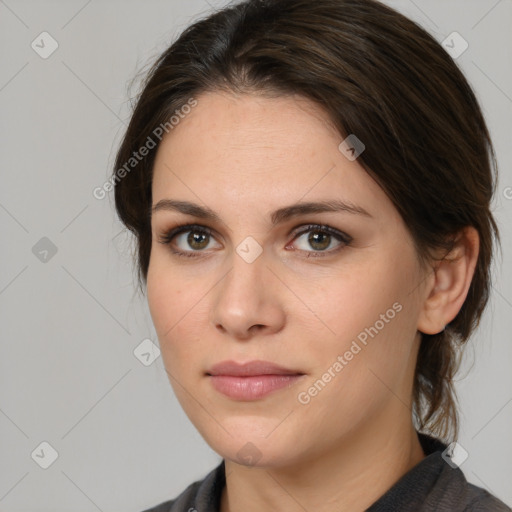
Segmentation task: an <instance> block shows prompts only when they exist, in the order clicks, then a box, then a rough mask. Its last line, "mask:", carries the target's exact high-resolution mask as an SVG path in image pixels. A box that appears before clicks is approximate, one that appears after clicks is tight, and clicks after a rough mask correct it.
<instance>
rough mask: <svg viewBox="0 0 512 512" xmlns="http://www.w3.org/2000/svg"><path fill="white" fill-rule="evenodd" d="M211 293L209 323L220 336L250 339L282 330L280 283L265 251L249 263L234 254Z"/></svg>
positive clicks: (281, 292)
mask: <svg viewBox="0 0 512 512" xmlns="http://www.w3.org/2000/svg"><path fill="white" fill-rule="evenodd" d="M214 292H215V293H214V295H213V306H212V309H211V322H212V323H213V325H214V326H215V328H216V329H218V330H219V331H221V332H222V333H223V334H225V335H228V336H230V337H232V338H234V339H237V340H249V339H251V338H252V337H253V336H254V335H255V334H260V335H266V334H273V333H276V332H279V331H280V330H281V329H282V328H283V327H284V324H285V320H286V317H285V308H284V307H283V301H282V298H284V297H283V290H282V284H281V283H280V281H279V280H278V279H276V277H275V275H274V273H273V271H272V270H271V269H270V268H269V267H268V262H267V258H266V257H265V252H263V253H262V254H261V255H260V256H259V257H258V258H257V259H256V260H255V261H252V262H251V263H248V262H247V261H245V260H244V259H243V258H242V257H240V256H239V254H238V253H236V252H235V251H234V252H233V256H232V258H231V269H230V270H229V271H228V272H227V274H226V275H225V277H224V278H223V279H222V280H221V282H220V283H219V285H218V286H216V287H215V289H214Z"/></svg>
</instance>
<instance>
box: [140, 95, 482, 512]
mask: <svg viewBox="0 0 512 512" xmlns="http://www.w3.org/2000/svg"><path fill="white" fill-rule="evenodd" d="M197 100H198V105H197V106H196V107H195V108H194V109H193V110H192V112H191V113H190V114H189V115H187V117H186V118H185V119H183V120H181V121H180V124H179V125H178V126H176V127H175V128H174V129H173V130H172V131H171V132H169V134H168V135H166V137H165V138H164V139H163V141H162V143H161V145H160V147H159V149H158V153H157V156H156V162H155V167H154V181H153V189H152V191H153V205H156V204H157V203H158V202H159V201H160V200H162V199H174V200H180V201H190V202H194V203H197V204H198V205H200V206H203V207H205V206H207V207H208V208H210V209H211V210H213V211H215V212H216V213H217V215H218V216H219V217H220V219H221V222H214V221H211V220H205V219H201V218H198V217H193V216H190V215H186V214H183V213H180V212H176V211H164V210H159V211H157V212H155V213H154V214H153V216H152V222H151V226H152V236H153V241H152V249H151V258H150V264H149V271H148V279H147V296H148V303H149V308H150V312H151V316H152V319H153V322H154V325H155V328H156V331H157V334H158V337H159V341H160V348H161V352H162V358H163V361H164V365H165V368H166V371H167V373H168V376H169V380H170V383H171V385H172V387H173V389H174V391H175V393H176V396H177V398H178V400H179V402H180V404H181V405H182V407H183V409H184V411H185V413H186V414H187V416H188V417H189V418H190V420H191V421H192V423H193V424H194V425H195V427H196V428H197V429H198V431H199V432H200V434H201V435H202V436H203V437H204V439H205V440H206V442H207V443H208V444H209V445H210V446H211V447H212V449H213V450H215V451H216V452H217V453H219V454H220V455H221V456H222V457H223V458H225V460H226V477H227V485H226V487H225V488H224V491H223V494H222V502H221V511H222V512H228V511H229V512H241V511H244V512H251V511H260V510H276V511H281V510H282V511H303V510H304V509H306V510H316V511H324V510H339V511H344V510H347V511H348V510H350V511H355V510H364V509H365V508H366V507H368V506H369V505H371V504H372V503H373V502H374V501H375V500H377V499H378V498H379V497H380V496H381V495H382V494H384V493H385V492H386V491H387V490H388V489H389V488H390V487H391V486H392V485H393V484H394V483H395V482H396V481H397V480H398V479H399V478H400V477H401V476H402V475H403V474H404V473H406V472H407V471H408V470H409V469H410V468H412V467H413V466H414V465H416V464H417V463H418V462H420V461H421V459H422V458H423V457H424V454H423V452H422V450H421V447H420V445H419V442H418V439H417V436H416V434H415V431H414V428H413V424H412V418H411V395H412V383H413V377H414V367H415V362H416V358H417V351H418V347H419V342H420V332H425V333H431V334H432V333H436V332H440V331H441V330H442V329H443V328H444V326H445V325H446V324H447V323H449V322H450V321H451V320H452V319H453V318H454V317H455V316H456V314H457V312H458V311H459V309H460V307H461V306H462V304H463V302H464V299H465V297H466V295H467V291H468V288H469V285H470V282H471V278H472V275H473V271H474V267H475V262H476V257H477V255H478V235H477V233H476V231H475V230H474V229H472V228H471V229H470V228H468V229H467V230H466V231H465V232H463V233H462V235H463V236H461V237H460V241H459V244H458V245H457V247H456V248H455V249H454V251H453V253H452V254H451V255H450V261H443V262H442V263H440V264H437V265H436V267H435V268H434V267H431V268H428V269H424V268H422V267H421V266H420V263H419V260H418V257H417V254H416V252H415V248H414V245H413V243H412V238H411V236H410V234H409V232H408V231H407V228H406V226H405V224H404V222H403V220H402V218H401V217H400V215H399V214H398V212H397V210H396V209H395V207H394V206H393V204H392V202H391V201H390V200H389V199H388V197H387V196H386V195H385V193H384V192H383V190H382V189H381V188H380V187H379V186H378V185H377V184H376V183H375V181H373V180H372V179H371V177H370V176H369V175H368V174H367V173H366V172H365V171H364V169H363V168H362V167H361V166H360V165H359V163H358V162H357V160H355V161H350V160H349V159H348V158H346V156H345V155H344V154H342V152H341V151H340V150H339V149H338V146H339V144H340V143H341V142H342V140H343V137H341V136H340V135H339V133H337V132H336V130H335V129H334V128H333V127H332V126H331V125H330V123H329V121H328V117H327V116H326V114H325V113H324V112H323V111H322V110H321V109H320V108H319V107H317V106H315V105H314V104H313V103H311V102H309V101H308V100H306V99H304V98H299V97H292V96H287V97H279V98H265V97H262V96H258V95H255V94H243V95H235V94H228V93H220V92H219V93H217V92H216V93H211V92H210V93H205V94H203V95H200V96H198V97H197ZM363 142H364V143H366V144H369V143H371V141H363ZM340 199H341V200H343V201H345V202H350V203H352V204H354V205H357V206H359V207H362V208H364V209H365V210H366V211H367V212H368V213H369V214H370V215H371V216H372V217H367V216H364V215H360V214H354V213H349V212H323V213H313V214H308V215H304V216H300V217H294V218H291V219H288V220H287V221H285V222H283V223H282V224H277V225H275V226H273V225H272V224H271V222H270V212H273V211H274V210H276V209H278V208H282V207H284V206H288V205H291V204H294V203H297V202H309V201H322V200H340ZM181 223H183V224H185V223H186V224H189V223H190V224H199V225H200V226H205V227H207V228H210V229H211V230H212V236H211V237H208V235H207V236H206V239H205V240H204V241H203V240H201V238H200V233H199V234H198V235H196V236H198V237H199V242H201V243H199V244H196V245H192V246H191V245H190V244H189V243H187V236H188V235H189V234H190V233H189V232H186V233H184V234H183V233H182V234H181V235H178V236H177V237H175V238H174V240H173V241H172V242H171V245H166V244H163V243H161V242H160V241H159V240H160V239H161V238H162V237H163V236H164V235H165V234H166V233H167V232H168V231H170V230H171V229H172V228H174V227H176V226H177V225H178V224H181ZM308 224H320V225H324V226H325V225H327V226H330V227H331V228H333V229H335V230H338V231H340V232H342V233H346V234H348V235H350V237H351V238H352V241H351V242H350V243H348V244H346V243H344V242H342V241H339V240H338V239H336V238H335V237H329V236H328V235H326V234H324V238H320V239H319V241H317V242H316V244H315V240H314V239H313V241H312V242H311V240H310V242H308V235H312V234H314V233H318V229H319V228H313V229H312V230H310V231H306V232H305V234H299V233H298V232H302V231H305V230H306V229H307V225H308ZM301 226H302V227H301ZM299 228H300V229H299ZM192 230H193V228H192ZM321 235H322V231H320V233H318V236H321ZM248 236H250V237H252V238H254V239H255V240H256V241H257V242H258V244H259V245H260V246H261V248H262V249H263V252H262V253H261V255H260V256H259V257H258V258H256V259H255V261H253V262H252V263H248V262H247V261H245V260H244V259H243V258H242V257H241V256H240V255H239V254H238V253H237V252H236V248H237V246H238V245H239V244H240V243H241V242H242V241H244V240H245V239H246V237H248ZM326 237H327V238H326ZM203 242H204V243H203ZM337 249H339V250H337ZM172 250H182V251H184V252H189V253H190V252H194V251H195V254H196V256H197V257H195V258H187V257H179V256H177V255H175V254H173V253H172V252H171V251H172ZM308 256H309V257H308ZM393 304H395V305H396V304H398V305H400V306H401V309H400V311H399V312H396V314H395V315H393V318H392V319H389V318H388V322H385V323H384V326H383V327H382V328H380V329H378V334H376V335H375V334H374V336H373V337H370V336H369V337H368V342H367V345H366V346H363V345H361V344H359V345H360V346H361V350H360V351H359V352H358V353H357V354H356V355H354V356H353V358H352V359H351V360H350V361H346V362H347V364H346V365H344V366H343V369H342V370H341V371H338V372H334V374H335V377H332V378H331V380H330V382H328V383H327V384H326V385H325V387H323V389H321V391H319V392H318V393H317V394H316V395H315V396H312V397H310V401H309V402H308V403H307V404H303V403H300V402H299V400H298V394H299V393H300V392H304V391H307V390H308V389H309V388H310V387H311V386H312V385H313V384H314V383H315V381H317V380H318V379H320V378H322V375H323V374H325V373H326V372H327V371H328V369H329V368H332V367H333V364H334V363H335V362H336V361H337V358H338V356H340V355H341V356H343V355H344V354H345V353H346V352H347V350H349V349H350V347H351V344H352V342H353V341H354V340H356V339H357V336H358V335H359V334H360V333H361V332H362V331H364V330H365V328H370V327H371V326H375V325H376V322H377V321H378V320H379V319H381V318H382V317H381V315H386V311H388V310H390V308H391V309H392V308H393ZM395 307H396V306H395ZM378 325H379V326H380V325H381V324H380V323H379V324H378ZM254 359H261V360H268V361H272V362H274V363H276V364H279V365H281V366H284V367H286V368H291V369H294V370H298V371H300V372H302V373H304V374H306V375H305V376H303V377H302V378H301V379H300V381H298V382H296V383H295V384H293V385H292V386H291V387H289V388H284V389H281V390H278V391H275V392H273V393H271V394H270V395H267V396H266V397H264V398H262V399H260V400H256V401H240V400H233V399H230V398H228V397H226V396H224V395H222V394H220V393H219V392H217V391H216V390H215V389H214V388H213V387H212V386H211V383H210V380H209V377H208V376H206V375H205V373H206V372H207V370H208V369H209V368H210V367H211V366H212V365H213V364H215V363H218V362H220V361H224V360H235V361H238V362H246V361H251V360H254ZM345 360H346V359H345ZM249 442H250V443H252V445H254V447H255V448H256V450H254V448H253V453H255V454H256V456H255V458H254V459H253V461H252V462H253V463H252V464H249V463H247V462H244V461H243V460H242V459H241V457H240V454H245V453H247V450H249V448H248V445H247V443H249Z"/></svg>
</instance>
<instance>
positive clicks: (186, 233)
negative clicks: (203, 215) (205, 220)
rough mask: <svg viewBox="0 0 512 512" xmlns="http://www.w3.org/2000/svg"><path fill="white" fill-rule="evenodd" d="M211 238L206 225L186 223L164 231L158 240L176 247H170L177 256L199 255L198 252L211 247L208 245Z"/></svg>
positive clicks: (211, 235)
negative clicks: (175, 248)
mask: <svg viewBox="0 0 512 512" xmlns="http://www.w3.org/2000/svg"><path fill="white" fill-rule="evenodd" d="M212 240H214V238H213V234H212V232H211V230H210V229H208V228H207V227H205V226H198V225H195V224H192V225H191V224H187V225H182V226H177V227H176V228H174V229H171V230H170V231H168V232H166V233H165V234H163V235H162V236H161V237H159V239H158V242H159V243H161V244H164V245H169V246H171V247H177V248H178V249H177V250H174V249H171V252H172V253H173V254H176V255H177V256H184V257H196V256H199V254H198V253H201V252H205V249H208V248H210V249H211V247H209V246H210V243H211V242H212ZM190 249H192V250H190Z"/></svg>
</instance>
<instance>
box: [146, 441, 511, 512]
mask: <svg viewBox="0 0 512 512" xmlns="http://www.w3.org/2000/svg"><path fill="white" fill-rule="evenodd" d="M419 439H420V442H421V445H422V447H423V451H424V452H425V455H426V457H425V458H424V459H423V460H422V461H421V462H420V463H419V464H417V465H416V466H415V467H413V468H412V469H411V470H410V471H409V472H408V473H406V474H405V475H404V476H403V477H402V478H401V479H400V480H399V481H398V482H397V483H396V484H395V485H393V487H391V489H389V490H388V491H387V492H386V493H385V494H384V495H383V496H381V497H380V498H379V499H378V500H377V501H376V502H375V503H374V504H373V505H371V506H370V508H368V509H367V512H402V511H403V512H512V509H511V508H510V507H508V506H507V505H505V504H504V503H503V502H502V501H500V500H498V499H497V498H495V497H494V496H492V495H491V494H489V493H488V492H487V491H486V490H484V489H482V488H480V487H477V486H475V485H473V484H470V483H469V482H468V481H467V480H466V478H465V477H464V474H463V473H462V471H461V470H460V469H459V468H458V467H455V468H453V467H452V466H451V465H449V464H448V463H447V462H445V460H444V459H443V457H442V453H443V451H444V450H445V449H446V445H444V444H442V443H441V442H440V441H438V440H437V439H434V438H431V437H428V436H425V435H423V434H419ZM225 484H226V478H225V471H224V460H223V461H222V462H221V463H220V464H219V465H218V466H217V467H216V468H215V469H213V470H212V471H211V472H210V473H208V475H206V477H205V478H204V479H203V480H199V481H197V482H194V483H192V484H190V485H189V486H188V487H187V488H186V489H185V490H184V491H183V492H182V493H181V494H180V495H179V496H178V497H177V498H175V499H174V500H170V501H166V502H164V503H161V504H160V505H157V506H156V507H153V508H151V509H147V510H145V511H144V512H219V510H220V498H221V494H222V489H223V488H224V486H225Z"/></svg>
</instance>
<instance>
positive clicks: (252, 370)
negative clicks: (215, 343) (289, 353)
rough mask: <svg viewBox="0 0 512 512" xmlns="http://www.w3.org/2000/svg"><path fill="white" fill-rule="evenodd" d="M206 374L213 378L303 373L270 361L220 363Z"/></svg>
mask: <svg viewBox="0 0 512 512" xmlns="http://www.w3.org/2000/svg"><path fill="white" fill-rule="evenodd" d="M206 374H207V375H213V376H216V375H224V376H232V377H252V376H257V375H304V372H301V371H300V370H293V369H289V368H284V367H282V366H279V365H276V364H274V363H272V362H270V361H260V360H256V361H249V362H247V363H237V362H236V361H222V362H220V363H217V364H215V365H213V366H212V367H211V368H210V369H209V370H208V371H207V372H206Z"/></svg>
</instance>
